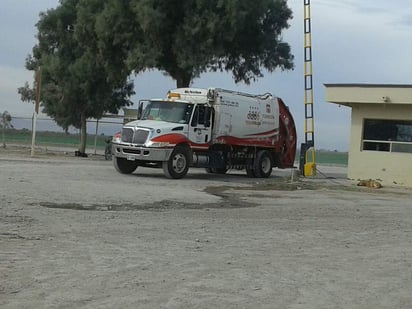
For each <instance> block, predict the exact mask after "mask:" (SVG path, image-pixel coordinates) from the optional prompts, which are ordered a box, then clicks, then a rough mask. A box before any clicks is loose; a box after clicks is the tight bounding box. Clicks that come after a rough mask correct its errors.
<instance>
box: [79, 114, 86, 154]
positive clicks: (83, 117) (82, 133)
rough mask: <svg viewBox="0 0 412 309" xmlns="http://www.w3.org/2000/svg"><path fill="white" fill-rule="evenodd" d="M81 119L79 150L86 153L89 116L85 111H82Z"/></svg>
mask: <svg viewBox="0 0 412 309" xmlns="http://www.w3.org/2000/svg"><path fill="white" fill-rule="evenodd" d="M80 121H81V127H80V147H79V152H80V153H81V154H85V153H86V141H87V118H86V113H85V112H82V115H81V119H80Z"/></svg>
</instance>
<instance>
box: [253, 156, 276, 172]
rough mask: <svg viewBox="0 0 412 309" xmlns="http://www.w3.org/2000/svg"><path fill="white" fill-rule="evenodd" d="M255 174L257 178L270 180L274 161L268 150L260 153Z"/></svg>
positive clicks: (255, 165) (256, 159)
mask: <svg viewBox="0 0 412 309" xmlns="http://www.w3.org/2000/svg"><path fill="white" fill-rule="evenodd" d="M253 165H254V169H253V170H254V174H255V176H256V177H257V178H268V177H269V176H270V175H271V174H272V168H273V159H272V156H271V155H270V152H269V151H267V150H260V151H258V153H257V155H256V158H255V161H254V164H253Z"/></svg>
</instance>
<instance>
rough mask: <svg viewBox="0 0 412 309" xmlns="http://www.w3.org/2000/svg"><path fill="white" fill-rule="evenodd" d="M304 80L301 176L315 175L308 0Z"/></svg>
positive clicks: (306, 2) (306, 5) (307, 7)
mask: <svg viewBox="0 0 412 309" xmlns="http://www.w3.org/2000/svg"><path fill="white" fill-rule="evenodd" d="M303 4H304V16H303V23H304V39H303V47H304V53H303V54H304V82H305V97H304V103H305V126H304V129H305V142H304V143H302V144H301V147H300V163H299V169H300V172H301V173H302V175H303V176H315V175H316V163H315V141H314V138H315V127H314V117H313V80H312V73H313V72H312V34H311V18H310V0H304V1H303Z"/></svg>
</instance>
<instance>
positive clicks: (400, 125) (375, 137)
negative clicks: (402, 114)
mask: <svg viewBox="0 0 412 309" xmlns="http://www.w3.org/2000/svg"><path fill="white" fill-rule="evenodd" d="M362 150H371V151H386V152H407V153H412V121H408V120H382V119H365V120H364V124H363V141H362Z"/></svg>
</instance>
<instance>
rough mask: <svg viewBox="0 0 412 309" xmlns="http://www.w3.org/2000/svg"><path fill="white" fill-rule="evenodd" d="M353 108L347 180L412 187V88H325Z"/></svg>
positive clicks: (333, 100) (329, 95)
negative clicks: (371, 180) (371, 181)
mask: <svg viewBox="0 0 412 309" xmlns="http://www.w3.org/2000/svg"><path fill="white" fill-rule="evenodd" d="M325 87H326V101H328V102H331V103H335V104H339V105H345V106H348V107H351V108H352V114H351V119H352V120H351V133H350V146H349V162H348V177H349V178H350V179H355V180H357V179H376V180H380V181H381V182H382V183H383V184H384V185H405V186H412V85H385V84H384V85H373V84H325Z"/></svg>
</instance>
